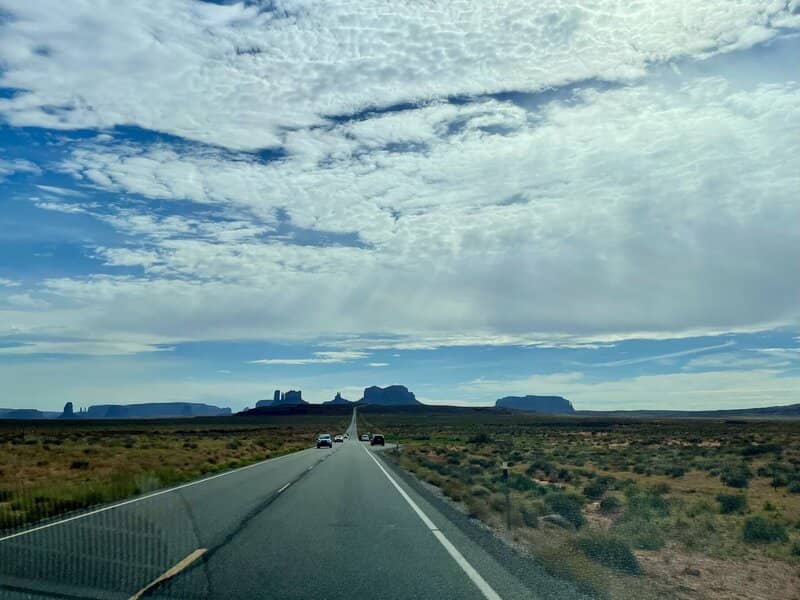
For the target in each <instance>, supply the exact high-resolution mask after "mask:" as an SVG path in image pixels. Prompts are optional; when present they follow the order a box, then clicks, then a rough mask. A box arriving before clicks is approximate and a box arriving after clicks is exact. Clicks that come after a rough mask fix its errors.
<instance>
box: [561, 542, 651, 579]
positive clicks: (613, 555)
mask: <svg viewBox="0 0 800 600" xmlns="http://www.w3.org/2000/svg"><path fill="white" fill-rule="evenodd" d="M575 545H576V546H577V547H578V549H579V550H580V551H581V552H583V553H584V554H585V555H586V556H587V557H589V558H590V559H592V560H594V561H596V562H598V563H600V564H601V565H605V566H606V567H609V568H612V569H615V570H617V571H621V572H622V573H629V574H632V575H636V574H638V573H640V572H641V567H640V566H639V562H638V561H637V560H636V557H635V556H634V554H633V552H632V551H631V549H630V547H629V546H628V545H627V544H626V543H625V541H624V540H621V539H620V538H618V537H616V536H611V535H608V534H606V533H599V532H594V533H591V534H588V535H584V536H581V537H580V538H578V539H577V540H576V541H575Z"/></svg>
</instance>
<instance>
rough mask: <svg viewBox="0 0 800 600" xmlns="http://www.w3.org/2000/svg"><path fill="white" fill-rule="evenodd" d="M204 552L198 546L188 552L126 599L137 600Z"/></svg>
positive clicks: (203, 549)
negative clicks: (176, 562)
mask: <svg viewBox="0 0 800 600" xmlns="http://www.w3.org/2000/svg"><path fill="white" fill-rule="evenodd" d="M205 553H206V549H205V548H198V549H197V550H195V551H194V552H192V553H191V554H189V555H188V556H187V557H186V558H184V559H183V560H181V561H180V562H179V563H178V564H176V565H175V566H174V567H172V568H170V569H167V570H166V571H164V573H162V574H161V575H159V576H158V577H156V578H155V579H153V581H151V582H150V583H148V584H147V585H146V586H144V587H143V588H142V589H140V590H139V591H138V592H136V593H135V594H134V595H133V596H131V597H130V598H129V599H128V600H139V598H141V597H142V595H143V594H144V593H145V592H147V591H148V590H150V589H152V588H154V587H155V586H157V585H158V584H159V583H161V582H162V581H166V580H167V579H170V578H172V577H175V575H177V574H178V573H180V572H181V571H183V570H184V569H185V568H186V567H188V566H189V565H191V564H192V563H193V562H194V561H196V560H197V559H198V558H200V557H201V556H203V554H205Z"/></svg>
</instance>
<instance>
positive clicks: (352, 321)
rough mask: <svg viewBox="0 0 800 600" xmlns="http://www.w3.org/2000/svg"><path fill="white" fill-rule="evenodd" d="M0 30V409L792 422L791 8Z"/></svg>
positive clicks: (505, 12)
mask: <svg viewBox="0 0 800 600" xmlns="http://www.w3.org/2000/svg"><path fill="white" fill-rule="evenodd" d="M0 15H2V17H0V390H2V391H0V406H3V407H17V406H30V407H36V408H41V409H51V410H52V409H58V408H60V406H62V405H63V403H64V402H66V401H68V400H69V401H73V402H75V403H76V404H77V405H78V406H88V405H90V404H92V403H99V402H111V401H118V402H136V401H167V400H196V401H205V402H213V403H216V404H220V405H229V406H232V407H233V408H242V407H244V406H248V405H250V406H251V405H252V404H253V403H254V402H255V401H256V400H258V399H260V398H264V397H270V396H271V390H273V389H275V388H281V389H288V388H290V387H294V388H297V387H300V388H302V389H303V390H304V394H305V396H306V397H307V398H308V399H309V400H311V401H316V402H320V401H323V400H327V399H329V398H331V397H332V396H333V394H334V393H335V392H337V391H342V392H343V393H344V395H345V396H346V397H350V398H353V399H357V398H358V397H359V395H360V390H361V389H363V387H365V386H367V385H373V384H377V385H384V384H391V383H403V384H405V385H407V386H408V387H409V388H411V389H412V390H413V391H415V392H416V393H417V395H418V397H420V398H421V399H423V400H424V401H426V402H439V403H458V404H488V403H491V402H492V401H493V400H494V399H496V398H497V397H499V396H502V395H507V394H526V393H534V394H536V393H541V394H561V395H564V396H566V397H568V398H570V399H571V400H573V402H574V404H575V405H576V406H577V407H578V408H582V409H608V408H722V407H741V406H757V405H762V406H763V405H772V404H787V403H791V402H800V277H798V276H797V272H798V266H799V264H800V230H799V229H798V223H800V201H798V191H799V190H800V168H798V165H797V156H798V155H800V83H798V72H797V61H796V57H797V56H800V36H798V33H800V5H798V4H797V3H796V2H790V3H788V4H787V3H777V4H776V3H770V2H758V1H755V0H743V1H742V2H740V3H737V4H736V5H735V6H733V5H730V4H729V3H723V2H719V3H716V2H711V3H699V5H698V6H686V5H677V4H676V5H675V6H674V7H673V6H658V7H655V6H654V7H649V8H648V7H639V6H630V7H628V6H621V5H619V3H616V2H602V1H600V2H598V3H597V6H596V7H595V8H594V9H593V10H588V9H586V8H584V7H583V6H582V5H581V4H578V3H573V2H562V3H557V4H555V5H550V4H548V5H543V6H541V7H539V6H531V7H526V8H525V9H524V10H521V9H520V8H519V5H518V3H515V2H512V1H508V2H505V1H499V0H498V1H496V2H480V3H478V2H476V3H473V4H472V5H457V6H456V5H453V4H452V3H449V2H430V3H426V5H425V6H424V7H422V8H421V7H419V6H417V5H415V4H413V3H407V4H402V3H401V4H398V3H396V2H393V3H389V2H385V1H379V0H372V1H370V2H366V3H362V4H359V5H358V6H354V5H352V4H351V3H345V2H337V1H334V2H327V3H324V4H323V3H319V2H315V1H299V0H296V1H291V2H288V1H287V2H273V1H270V2H248V3H245V4H242V3H227V2H224V3H207V2H199V1H197V0H175V1H173V2H156V1H142V2H137V3H130V5H128V6H120V5H119V4H118V3H112V2H107V1H102V0H92V1H90V0H86V1H83V2H76V3H62V2H55V1H52V2H51V1H47V0H43V1H41V2H36V3H30V2H22V1H17V0H0Z"/></svg>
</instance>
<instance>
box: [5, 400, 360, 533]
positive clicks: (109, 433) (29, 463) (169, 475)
mask: <svg viewBox="0 0 800 600" xmlns="http://www.w3.org/2000/svg"><path fill="white" fill-rule="evenodd" d="M348 422H349V417H348V418H347V419H344V418H339V417H319V416H314V417H305V416H295V417H291V418H288V417H266V418H259V419H253V418H248V419H242V418H236V417H234V418H230V419H182V420H169V421H155V420H151V421H91V422H87V421H43V422H39V421H37V422H27V423H23V422H20V421H5V422H0V531H3V530H6V531H7V530H12V529H15V528H18V527H20V526H24V525H26V524H30V523H34V522H37V521H40V520H42V519H46V518H48V517H54V516H57V515H62V514H64V513H68V512H71V511H75V510H79V509H84V508H88V507H91V506H95V505H99V504H103V503H107V502H113V501H116V500H122V499H125V498H129V497H132V496H137V495H141V494H146V493H148V492H151V491H155V490H158V489H160V488H164V487H168V486H172V485H175V484H178V483H183V482H186V481H190V480H193V479H197V478H199V477H203V476H208V475H211V474H214V473H219V472H222V471H227V470H230V469H234V468H237V467H241V466H245V465H248V464H251V463H253V462H257V461H260V460H264V459H267V458H273V457H277V456H281V455H283V454H288V453H290V452H294V451H297V450H302V449H304V448H309V447H311V446H312V445H313V443H314V439H315V435H316V434H317V433H318V432H319V431H322V430H328V429H330V430H331V431H333V430H336V431H343V430H344V428H345V427H346V425H347V423H348Z"/></svg>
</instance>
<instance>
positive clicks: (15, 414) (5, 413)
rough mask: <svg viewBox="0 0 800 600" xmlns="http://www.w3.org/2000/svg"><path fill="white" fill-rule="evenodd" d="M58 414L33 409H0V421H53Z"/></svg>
mask: <svg viewBox="0 0 800 600" xmlns="http://www.w3.org/2000/svg"><path fill="white" fill-rule="evenodd" d="M60 414H61V413H57V412H53V411H47V410H38V409H35V408H0V419H26V420H33V419H54V418H56V417H58V416H59V415H60Z"/></svg>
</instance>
